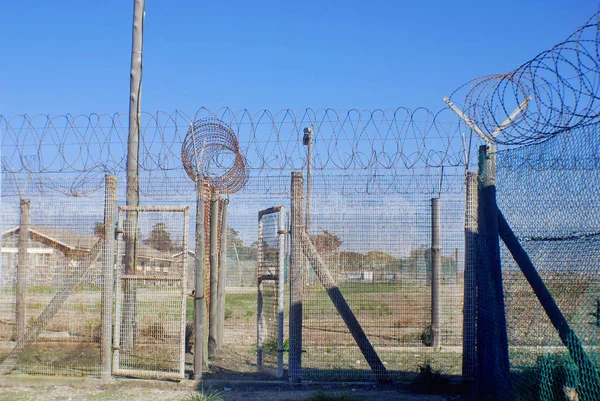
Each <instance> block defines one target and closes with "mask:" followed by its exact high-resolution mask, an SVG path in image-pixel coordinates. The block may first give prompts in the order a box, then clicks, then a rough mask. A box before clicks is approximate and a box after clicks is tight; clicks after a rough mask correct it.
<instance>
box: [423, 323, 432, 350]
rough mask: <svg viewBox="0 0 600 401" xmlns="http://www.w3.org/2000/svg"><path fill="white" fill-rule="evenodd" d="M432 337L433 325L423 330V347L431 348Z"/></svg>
mask: <svg viewBox="0 0 600 401" xmlns="http://www.w3.org/2000/svg"><path fill="white" fill-rule="evenodd" d="M431 337H432V331H431V325H429V326H427V327H425V328H424V329H423V331H422V332H421V342H422V343H423V345H426V346H428V347H431V345H432V344H433V342H432V339H431Z"/></svg>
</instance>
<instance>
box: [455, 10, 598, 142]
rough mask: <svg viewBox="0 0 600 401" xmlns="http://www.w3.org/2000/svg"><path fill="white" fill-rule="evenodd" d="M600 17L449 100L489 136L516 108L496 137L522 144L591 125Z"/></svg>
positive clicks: (595, 104) (470, 84) (594, 113)
mask: <svg viewBox="0 0 600 401" xmlns="http://www.w3.org/2000/svg"><path fill="white" fill-rule="evenodd" d="M599 41H600V13H597V14H594V15H593V16H592V17H591V18H590V19H589V20H588V21H587V22H586V24H584V25H583V26H581V27H579V28H577V29H576V30H575V32H573V34H572V35H570V36H569V37H568V38H567V39H566V40H565V41H563V42H561V43H558V44H557V45H555V46H553V47H552V48H551V49H549V50H546V51H543V52H541V53H540V54H538V55H537V56H535V57H534V58H532V59H531V60H529V61H527V62H525V63H523V64H522V65H521V66H519V67H518V68H516V69H514V70H512V71H510V72H508V73H506V74H496V75H488V76H484V77H481V78H477V79H474V80H472V81H470V82H468V83H467V84H465V85H463V86H462V87H460V88H459V89H457V90H456V91H455V92H454V93H453V94H452V96H451V98H452V99H453V100H455V101H456V102H457V103H461V100H462V104H463V107H464V111H465V114H466V115H467V116H468V117H469V118H470V119H471V120H472V121H473V122H475V123H476V124H477V125H478V126H479V127H480V128H481V129H482V130H483V131H484V133H485V134H488V135H489V134H491V133H493V132H494V131H495V130H496V128H497V127H498V126H500V125H501V124H502V123H503V122H504V121H505V120H506V119H507V117H509V116H510V115H511V113H512V112H513V110H515V109H516V108H517V107H518V106H519V105H522V104H523V102H525V101H526V99H528V98H530V101H529V103H528V104H527V105H526V107H525V108H524V112H523V113H521V115H519V116H518V117H516V118H514V119H512V120H513V122H512V124H511V125H510V127H509V128H508V129H505V130H504V131H502V132H501V133H500V135H499V136H497V137H496V142H497V143H501V144H507V145H522V144H530V143H536V142H540V141H545V140H547V139H548V138H551V137H553V136H555V135H558V134H560V133H562V132H565V131H569V130H572V129H575V128H579V127H584V126H587V125H592V124H596V123H597V122H598V118H599V117H600V97H598V93H599V89H600V68H599V67H600V48H599Z"/></svg>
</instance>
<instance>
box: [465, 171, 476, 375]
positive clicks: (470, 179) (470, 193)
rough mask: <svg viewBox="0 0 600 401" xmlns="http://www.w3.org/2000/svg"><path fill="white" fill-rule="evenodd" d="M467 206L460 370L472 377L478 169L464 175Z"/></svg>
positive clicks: (474, 358)
mask: <svg viewBox="0 0 600 401" xmlns="http://www.w3.org/2000/svg"><path fill="white" fill-rule="evenodd" d="M466 187H467V189H466V191H467V194H466V198H467V199H466V209H465V271H464V278H463V281H464V283H463V288H464V294H463V296H464V307H463V354H462V358H463V360H462V374H463V377H464V378H465V379H466V380H472V379H473V375H474V373H475V362H476V357H475V353H476V349H475V333H476V330H475V327H476V318H475V316H476V303H477V286H476V280H475V269H476V265H477V233H478V230H479V229H478V224H477V203H478V200H477V199H478V189H477V173H473V172H468V173H467V177H466Z"/></svg>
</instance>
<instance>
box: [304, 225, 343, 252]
mask: <svg viewBox="0 0 600 401" xmlns="http://www.w3.org/2000/svg"><path fill="white" fill-rule="evenodd" d="M321 231H322V233H321V234H316V235H311V236H310V240H311V242H312V243H313V245H314V246H315V248H316V249H317V252H319V253H332V252H335V251H337V250H338V248H339V247H340V246H341V245H342V240H341V239H340V237H339V236H338V235H337V234H334V233H330V232H329V231H327V230H323V229H321Z"/></svg>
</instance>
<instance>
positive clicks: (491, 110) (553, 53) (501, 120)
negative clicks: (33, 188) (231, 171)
mask: <svg viewBox="0 0 600 401" xmlns="http://www.w3.org/2000/svg"><path fill="white" fill-rule="evenodd" d="M599 28H600V14H595V15H593V16H592V18H590V19H589V21H588V22H587V23H586V24H585V25H583V26H582V27H580V28H578V29H577V30H575V32H574V33H573V34H572V35H571V36H569V37H568V38H567V39H566V40H565V41H563V42H561V43H559V44H557V45H556V46H553V47H552V48H551V49H549V50H546V51H544V52H542V53H540V54H538V55H537V56H535V57H534V58H533V59H531V60H529V61H527V62H526V63H524V64H522V65H521V66H520V67H518V68H516V69H515V70H513V71H510V72H509V73H506V74H497V75H489V76H484V77H481V78H477V79H475V80H472V81H470V82H468V83H467V84H465V85H463V86H461V87H460V88H458V89H457V90H456V91H455V92H454V93H453V94H452V95H451V98H452V100H453V101H454V102H455V103H457V104H459V105H460V104H462V108H463V110H464V112H465V114H466V116H467V117H468V119H469V120H470V121H472V122H474V123H475V124H477V125H478V126H479V127H480V128H481V129H482V130H483V131H484V133H485V134H488V135H493V133H494V132H495V131H496V129H497V128H498V127H499V126H502V127H505V128H506V129H504V130H502V131H501V132H500V133H499V135H498V136H496V137H495V141H496V142H497V143H499V144H504V145H509V146H511V145H525V144H532V143H538V142H542V141H546V140H548V139H549V138H552V137H554V136H556V135H559V134H561V133H564V132H568V131H572V130H575V129H580V128H583V127H592V126H594V124H597V123H598V121H599V120H598V117H599V116H600V112H599V111H598V110H600V99H599V97H598V95H597V94H598V92H599V90H600V51H599V50H600V49H599V46H598V41H599V40H600V39H599V38H600V30H599ZM461 100H462V101H461ZM527 100H529V102H528V103H527ZM526 103H527V104H526ZM525 104H526V105H525ZM521 106H522V113H520V114H519V115H518V116H517V117H515V115H514V114H513V111H514V110H515V109H517V108H519V107H521ZM210 120H213V121H222V122H223V123H224V125H225V126H226V127H227V128H228V129H230V130H231V131H232V132H233V134H234V135H235V136H236V137H237V138H236V139H237V141H238V142H237V143H236V145H237V144H239V151H240V158H243V159H244V160H245V161H247V166H246V165H244V169H243V170H244V174H247V175H248V176H250V177H265V176H269V175H279V174H281V173H282V172H284V171H292V170H304V169H305V168H306V164H307V149H306V147H305V146H304V142H303V133H304V129H305V128H308V127H311V126H312V127H313V130H314V131H313V143H314V147H313V158H312V167H313V169H314V171H315V172H317V174H319V173H320V174H321V175H327V174H328V173H329V172H330V171H335V172H336V173H337V174H339V172H343V173H344V174H347V175H360V176H368V175H376V174H381V173H384V174H388V175H402V174H403V173H404V174H405V173H406V170H418V169H421V168H424V169H432V168H434V169H435V168H441V167H460V166H462V167H465V166H467V167H468V166H469V164H470V163H471V159H472V158H471V154H473V153H474V152H472V147H474V146H476V143H475V141H471V140H470V139H469V140H467V139H466V135H467V134H469V131H470V128H469V127H468V126H467V125H466V124H465V123H464V122H463V121H462V120H460V119H459V118H458V117H457V116H456V115H455V114H454V112H453V111H452V110H450V109H448V108H445V109H441V110H439V111H432V110H428V109H425V108H417V109H408V108H397V109H386V110H365V111H360V110H356V109H349V110H340V111H335V110H332V109H319V110H313V109H301V110H300V111H298V112H294V111H292V110H290V109H284V110H281V111H279V112H271V111H269V110H261V111H258V112H256V113H253V112H250V111H249V110H241V111H234V110H231V109H229V108H222V109H220V110H217V111H211V110H208V109H206V108H201V109H199V110H198V111H197V112H196V113H195V114H193V115H190V114H186V113H183V112H181V111H175V112H173V113H170V114H169V113H165V112H161V111H158V112H156V113H154V114H148V113H143V114H141V116H140V127H141V135H140V155H139V159H138V160H139V170H140V172H141V173H142V174H144V173H145V174H147V176H148V177H158V176H160V177H163V178H173V177H175V178H176V177H180V176H184V174H183V171H184V169H183V164H182V144H183V143H184V139H185V135H186V133H187V132H188V131H189V130H190V128H191V127H194V124H195V123H197V122H198V121H204V122H207V121H210ZM128 128H129V115H127V114H114V115H98V114H91V115H80V116H72V115H63V116H54V117H53V116H46V115H37V116H33V117H29V116H26V115H21V116H16V117H13V118H7V117H5V116H2V115H0V131H1V132H2V164H1V167H2V170H3V178H4V179H7V178H8V179H10V178H11V175H12V178H14V179H15V180H17V178H16V177H17V174H25V175H27V176H28V179H29V180H30V181H37V183H38V186H39V187H44V186H46V187H50V188H52V189H56V190H59V191H60V192H62V193H66V194H69V195H76V196H77V195H82V194H84V191H85V188H86V185H87V184H86V182H87V181H88V180H89V179H91V178H92V177H97V176H99V175H103V174H106V173H112V174H118V173H122V172H123V171H125V170H126V154H127V151H126V149H127V138H128ZM234 153H236V152H234ZM215 158H216V159H218V157H215ZM225 159H226V158H225ZM213 162H216V167H217V168H218V167H225V168H226V166H225V164H226V163H227V160H213ZM229 162H231V160H229ZM219 163H223V164H224V165H223V166H219ZM238 164H240V163H238ZM240 165H242V164H240ZM246 170H248V171H246ZM240 171H241V170H240ZM53 174H58V175H59V176H60V175H61V174H70V175H71V176H74V178H73V179H72V182H71V184H69V187H68V188H65V184H64V183H63V184H59V183H58V182H59V181H62V180H60V179H56V180H52V175H53ZM334 174H335V173H334ZM156 192H160V191H156Z"/></svg>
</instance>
